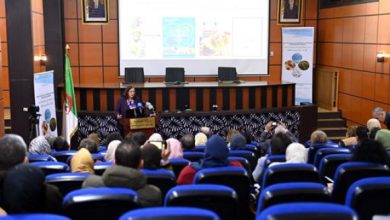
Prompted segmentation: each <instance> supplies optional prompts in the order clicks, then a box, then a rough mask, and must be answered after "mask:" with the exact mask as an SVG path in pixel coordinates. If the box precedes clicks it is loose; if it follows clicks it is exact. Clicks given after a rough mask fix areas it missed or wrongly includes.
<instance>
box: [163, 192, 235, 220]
mask: <svg viewBox="0 0 390 220" xmlns="http://www.w3.org/2000/svg"><path fill="white" fill-rule="evenodd" d="M164 206H189V207H196V208H203V209H207V210H210V211H213V212H215V213H216V214H218V215H219V217H220V218H221V219H231V220H234V219H239V215H238V196H237V193H236V192H235V191H234V190H233V189H232V188H230V187H227V186H223V185H216V184H192V185H183V186H176V187H174V188H172V189H171V190H169V192H168V193H167V195H166V196H165V200H164Z"/></svg>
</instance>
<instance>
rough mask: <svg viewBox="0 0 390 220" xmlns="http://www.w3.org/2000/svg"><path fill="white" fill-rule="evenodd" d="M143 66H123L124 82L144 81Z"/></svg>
mask: <svg viewBox="0 0 390 220" xmlns="http://www.w3.org/2000/svg"><path fill="white" fill-rule="evenodd" d="M144 82H145V76H144V68H142V67H126V68H125V83H144Z"/></svg>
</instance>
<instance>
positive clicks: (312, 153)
mask: <svg viewBox="0 0 390 220" xmlns="http://www.w3.org/2000/svg"><path fill="white" fill-rule="evenodd" d="M325 147H327V148H329V147H333V148H337V147H338V145H337V144H329V143H326V144H313V145H312V146H310V147H309V152H308V156H307V157H308V158H307V162H308V163H311V164H313V163H314V156H315V154H316V153H317V151H318V150H319V149H321V148H325Z"/></svg>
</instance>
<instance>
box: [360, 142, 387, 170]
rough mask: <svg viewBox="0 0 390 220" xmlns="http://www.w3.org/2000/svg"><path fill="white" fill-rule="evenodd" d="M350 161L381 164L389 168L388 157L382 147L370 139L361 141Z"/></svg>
mask: <svg viewBox="0 0 390 220" xmlns="http://www.w3.org/2000/svg"><path fill="white" fill-rule="evenodd" d="M352 161H364V162H372V163H381V164H385V165H387V166H390V157H389V155H388V154H387V151H386V150H385V148H384V147H383V145H382V144H381V143H380V142H378V141H375V140H370V139H364V140H362V142H361V144H360V145H358V146H357V147H356V148H355V151H354V152H353V155H352Z"/></svg>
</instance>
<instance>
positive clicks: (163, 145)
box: [149, 141, 167, 150]
mask: <svg viewBox="0 0 390 220" xmlns="http://www.w3.org/2000/svg"><path fill="white" fill-rule="evenodd" d="M149 143H150V144H153V145H154V146H156V147H157V148H158V149H160V150H162V149H167V143H166V141H149Z"/></svg>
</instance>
